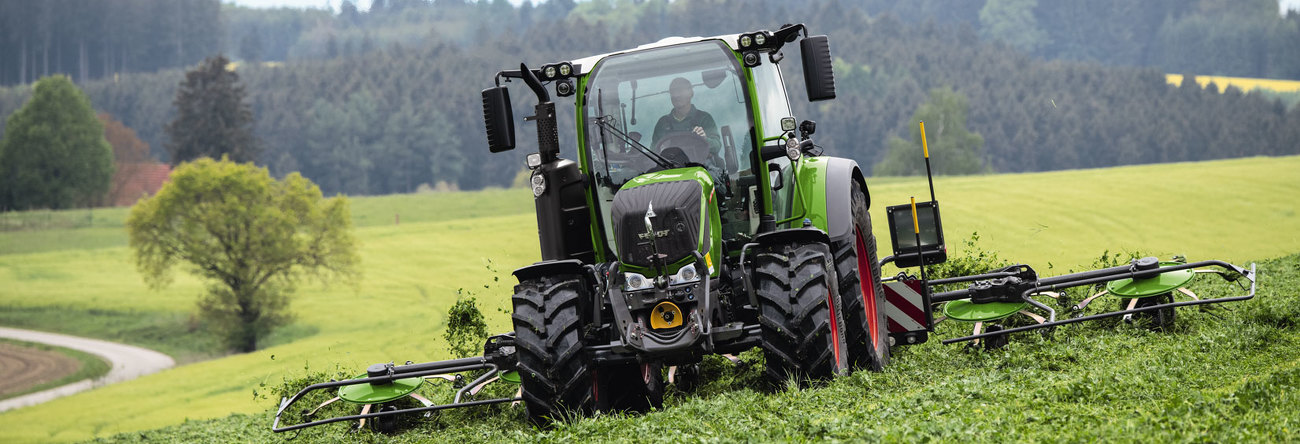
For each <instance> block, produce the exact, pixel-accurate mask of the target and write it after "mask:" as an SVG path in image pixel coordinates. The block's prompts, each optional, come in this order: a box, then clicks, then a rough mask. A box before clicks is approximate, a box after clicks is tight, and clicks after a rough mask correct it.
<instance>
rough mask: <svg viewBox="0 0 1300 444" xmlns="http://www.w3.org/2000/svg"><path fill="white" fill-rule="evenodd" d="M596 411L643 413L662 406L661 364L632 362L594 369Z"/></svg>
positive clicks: (662, 379) (662, 382)
mask: <svg viewBox="0 0 1300 444" xmlns="http://www.w3.org/2000/svg"><path fill="white" fill-rule="evenodd" d="M596 374H597V377H596V408H597V409H598V410H600V411H606V412H632V413H645V412H649V411H650V410H653V409H660V408H663V406H664V377H663V365H661V364H659V363H645V364H638V363H631V364H616V365H610V366H604V367H600V368H597V369H596Z"/></svg>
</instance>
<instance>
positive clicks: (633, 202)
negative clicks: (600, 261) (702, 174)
mask: <svg viewBox="0 0 1300 444" xmlns="http://www.w3.org/2000/svg"><path fill="white" fill-rule="evenodd" d="M701 194H703V193H702V188H701V187H700V183H699V182H696V181H694V180H681V181H675V182H660V183H652V184H649V185H642V186H639V187H636V188H628V189H625V190H621V191H619V192H618V194H616V195H614V208H613V210H612V216H613V219H614V239H615V240H616V241H617V242H618V258H619V261H621V262H623V263H625V264H628V265H635V266H641V267H649V266H651V265H652V264H651V262H650V256H651V255H653V254H654V251H655V250H654V247H653V246H652V245H651V244H650V239H649V236H647V235H646V226H645V216H646V212H647V210H648V209H650V206H651V205H652V204H653V206H654V213H655V216H654V217H652V218H650V222H651V224H653V225H654V231H655V240H656V241H657V243H658V247H659V253H661V254H663V255H665V256H667V257H666V258H664V259H665V263H673V262H676V261H678V260H681V259H682V258H683V257H686V256H689V255H690V254H691V252H692V251H694V250H695V248H696V245H697V242H698V241H699V238H700V229H701V228H702V227H701V226H700V199H701V197H702V196H701ZM706 245H707V243H706ZM706 248H707V247H706ZM701 253H703V252H701Z"/></svg>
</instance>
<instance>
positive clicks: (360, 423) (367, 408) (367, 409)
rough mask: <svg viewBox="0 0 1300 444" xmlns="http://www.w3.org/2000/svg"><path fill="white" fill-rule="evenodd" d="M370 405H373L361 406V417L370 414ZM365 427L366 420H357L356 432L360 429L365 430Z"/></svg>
mask: <svg viewBox="0 0 1300 444" xmlns="http://www.w3.org/2000/svg"><path fill="white" fill-rule="evenodd" d="M371 405H373V404H366V405H364V406H362V407H361V414H362V415H365V414H367V413H370V406H371ZM365 426H366V418H361V419H360V420H358V422H357V430H361V429H362V428H365Z"/></svg>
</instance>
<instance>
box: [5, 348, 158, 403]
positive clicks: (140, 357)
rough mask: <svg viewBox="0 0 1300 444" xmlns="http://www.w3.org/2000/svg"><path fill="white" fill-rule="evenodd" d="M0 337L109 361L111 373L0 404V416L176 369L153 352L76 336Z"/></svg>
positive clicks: (7, 400)
mask: <svg viewBox="0 0 1300 444" xmlns="http://www.w3.org/2000/svg"><path fill="white" fill-rule="evenodd" d="M0 337H3V338H10V339H17V340H20V341H27V342H39V343H42V344H49V345H55V346H59V347H65V348H71V349H74V350H81V351H84V352H86V353H92V354H95V355H98V356H101V357H103V358H104V359H106V360H108V362H109V363H110V364H111V365H112V369H111V370H109V371H108V374H106V375H104V376H103V377H101V378H99V379H96V380H93V381H92V380H89V379H86V380H82V381H79V382H74V383H72V384H68V385H65V386H61V387H55V388H52V389H49V390H45V391H41V392H36V393H32V394H28V395H23V396H19V397H17V398H12V399H6V400H4V401H0V412H3V411H6V410H12V409H16V408H21V407H26V406H29V405H35V404H40V403H42V402H46V401H49V400H51V399H54V398H58V397H61V396H67V395H71V394H73V393H77V392H80V391H84V390H89V389H92V388H95V387H99V386H101V385H107V384H112V383H115V382H122V381H126V380H131V379H135V378H138V377H141V376H144V375H147V374H150V373H156V372H159V371H162V370H165V369H168V368H171V367H172V366H175V365H176V361H174V360H172V358H171V357H170V356H167V355H164V354H162V353H158V352H156V351H153V350H148V349H143V348H140V347H133V346H130V345H124V344H118V343H115V342H108V341H101V340H98V339H88V338H81V337H77V336H68V335H61V334H57V333H45V332H39V331H31V330H19V329H15V328H5V327H0Z"/></svg>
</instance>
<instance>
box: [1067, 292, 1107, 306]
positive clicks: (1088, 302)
mask: <svg viewBox="0 0 1300 444" xmlns="http://www.w3.org/2000/svg"><path fill="white" fill-rule="evenodd" d="M1105 295H1106V290H1102V291H1101V293H1097V294H1094V295H1092V296H1088V298H1087V299H1084V300H1082V301H1079V303H1078V304H1075V305H1074V310H1075V311H1078V310H1083V309H1084V307H1087V306H1088V304H1090V303H1092V301H1093V300H1094V299H1097V298H1099V297H1102V296H1105Z"/></svg>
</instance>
